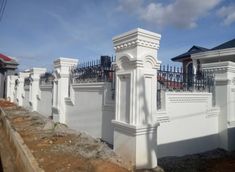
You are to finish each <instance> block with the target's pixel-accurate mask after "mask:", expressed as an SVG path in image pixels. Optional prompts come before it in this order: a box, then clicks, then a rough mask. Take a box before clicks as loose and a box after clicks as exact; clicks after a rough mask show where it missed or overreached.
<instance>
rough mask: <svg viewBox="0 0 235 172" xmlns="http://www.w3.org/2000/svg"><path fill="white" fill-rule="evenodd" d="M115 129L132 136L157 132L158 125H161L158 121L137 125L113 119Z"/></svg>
mask: <svg viewBox="0 0 235 172" xmlns="http://www.w3.org/2000/svg"><path fill="white" fill-rule="evenodd" d="M112 123H113V125H114V128H115V130H117V131H121V132H123V133H127V134H129V135H131V136H137V135H145V134H148V133H155V132H157V127H158V126H159V125H160V124H159V123H158V122H157V123H156V124H151V125H145V126H136V125H131V124H127V123H124V122H121V121H116V120H112Z"/></svg>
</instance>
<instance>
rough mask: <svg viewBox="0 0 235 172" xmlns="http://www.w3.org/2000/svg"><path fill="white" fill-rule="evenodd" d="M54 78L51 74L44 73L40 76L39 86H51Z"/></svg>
mask: <svg viewBox="0 0 235 172" xmlns="http://www.w3.org/2000/svg"><path fill="white" fill-rule="evenodd" d="M54 79H55V77H54V75H53V74H52V72H46V73H44V74H42V75H41V76H40V80H39V83H40V85H53V81H54Z"/></svg>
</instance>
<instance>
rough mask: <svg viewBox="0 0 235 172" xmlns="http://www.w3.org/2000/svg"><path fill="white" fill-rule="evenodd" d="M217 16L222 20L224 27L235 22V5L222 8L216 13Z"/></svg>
mask: <svg viewBox="0 0 235 172" xmlns="http://www.w3.org/2000/svg"><path fill="white" fill-rule="evenodd" d="M217 14H218V15H219V16H220V17H221V18H223V23H224V24H225V25H230V24H232V23H233V22H235V4H232V5H229V6H223V7H221V8H220V9H219V10H218V11H217Z"/></svg>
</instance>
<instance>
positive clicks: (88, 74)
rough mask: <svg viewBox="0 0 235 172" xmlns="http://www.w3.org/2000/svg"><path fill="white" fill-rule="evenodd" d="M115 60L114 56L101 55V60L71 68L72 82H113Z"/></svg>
mask: <svg viewBox="0 0 235 172" xmlns="http://www.w3.org/2000/svg"><path fill="white" fill-rule="evenodd" d="M113 61H114V58H113V57H109V56H101V58H100V60H93V61H89V62H86V63H83V64H80V65H79V66H78V67H77V68H75V69H72V70H71V82H72V83H85V82H112V81H113V80H114V69H113V66H112V62H113Z"/></svg>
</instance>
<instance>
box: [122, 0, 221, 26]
mask: <svg viewBox="0 0 235 172" xmlns="http://www.w3.org/2000/svg"><path fill="white" fill-rule="evenodd" d="M220 1H221V0H175V1H174V2H172V3H170V4H162V3H158V2H155V3H153V2H152V3H149V4H144V2H143V0H120V1H119V2H120V5H119V7H118V9H120V10H126V11H132V12H133V13H136V14H137V15H138V17H139V18H140V19H142V20H144V21H147V22H149V23H153V24H156V25H157V26H159V27H164V26H169V25H171V26H176V27H181V28H193V27H195V26H197V21H198V19H200V18H201V17H203V16H205V15H206V14H208V13H209V11H210V10H212V9H214V8H215V7H216V5H218V4H219V2H220Z"/></svg>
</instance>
